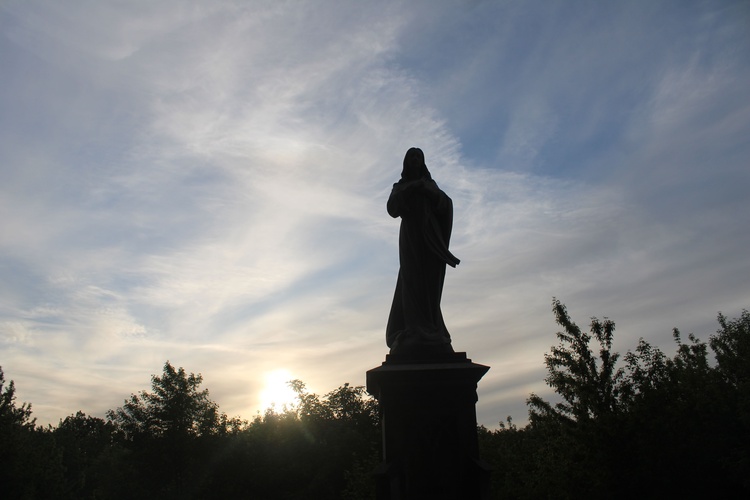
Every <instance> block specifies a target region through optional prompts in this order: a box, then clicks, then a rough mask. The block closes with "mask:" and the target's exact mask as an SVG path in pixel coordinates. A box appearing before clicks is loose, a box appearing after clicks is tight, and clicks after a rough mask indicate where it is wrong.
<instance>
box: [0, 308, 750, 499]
mask: <svg viewBox="0 0 750 500" xmlns="http://www.w3.org/2000/svg"><path fill="white" fill-rule="evenodd" d="M553 311H554V313H555V317H556V319H557V322H558V324H559V325H560V326H561V327H562V331H561V332H559V333H558V334H557V337H558V339H559V343H558V345H557V346H554V347H552V349H551V351H550V352H549V353H548V354H547V355H545V364H546V366H547V369H548V376H547V378H546V379H545V381H546V382H547V383H548V384H549V385H550V386H551V387H552V388H553V389H554V390H555V392H556V394H557V397H556V399H557V400H558V402H555V403H553V402H549V401H546V400H544V399H543V398H541V397H539V396H538V395H535V394H531V395H530V397H529V399H528V400H527V403H528V407H529V423H528V425H527V426H525V427H523V428H518V427H517V426H516V425H514V424H513V422H512V420H511V419H510V417H508V419H507V420H506V422H504V423H503V422H501V423H500V428H499V429H497V430H488V429H486V428H484V427H480V428H479V439H480V447H481V450H482V451H481V453H482V458H483V459H484V460H485V461H487V462H489V463H490V464H491V465H492V466H493V467H494V475H493V488H494V494H495V495H496V497H497V498H519V499H520V498H665V497H666V498H703V497H710V498H742V497H747V494H748V493H750V457H749V456H748V450H750V313H749V312H748V311H746V310H743V311H742V314H741V316H740V317H739V318H737V319H727V318H725V317H724V316H723V315H721V314H719V318H718V320H719V325H720V328H719V330H718V331H717V332H716V333H715V334H714V335H711V336H710V337H709V339H708V344H706V343H705V342H702V341H700V340H698V339H697V338H696V337H695V336H694V335H692V334H691V335H689V336H688V341H687V343H685V342H683V340H682V337H681V335H680V333H679V331H677V330H676V329H675V330H674V333H673V337H674V340H675V342H676V346H677V350H676V354H675V355H674V356H673V357H669V356H667V355H665V354H664V353H663V352H662V351H660V350H659V349H658V348H655V347H653V346H652V345H650V344H649V343H648V342H646V341H645V340H643V339H641V340H640V341H639V343H638V345H637V346H636V348H635V350H634V351H629V352H627V353H626V354H625V355H624V356H623V357H622V359H620V357H619V355H618V354H617V353H615V352H613V351H612V340H613V335H614V330H615V325H614V323H613V322H612V321H610V320H608V319H606V318H605V319H604V320H602V321H600V320H598V319H596V318H592V319H591V323H590V328H589V332H585V331H584V330H581V329H580V328H579V327H578V326H577V325H576V324H575V323H574V322H573V321H572V320H571V319H570V317H569V316H568V313H567V311H566V309H565V306H564V305H562V304H561V303H560V302H559V301H557V300H555V301H554V302H553ZM709 348H710V352H711V353H712V354H713V356H710V354H709ZM201 383H202V378H201V376H200V374H199V375H194V374H192V373H190V374H188V373H186V372H185V371H184V370H183V369H182V368H179V369H176V368H175V367H173V366H172V365H171V364H170V363H169V362H167V363H166V364H165V365H164V370H163V373H162V375H161V376H156V375H155V376H153V377H152V379H151V391H150V392H149V391H141V392H139V393H138V394H134V395H132V396H131V397H130V398H129V399H128V400H126V401H125V402H124V404H123V406H121V407H119V408H116V409H114V410H110V411H109V412H107V416H106V419H102V418H97V417H93V416H88V415H86V414H84V413H83V412H78V413H76V414H75V415H70V416H68V417H66V418H65V419H64V420H61V421H60V422H59V424H58V425H57V427H52V426H48V427H46V428H45V427H42V426H39V425H37V424H36V422H35V420H34V419H33V418H32V412H31V406H30V405H28V404H26V403H23V404H19V403H18V402H17V401H16V397H15V386H14V384H13V381H10V382H9V383H7V384H6V381H5V378H4V376H3V373H2V370H1V369H0V492H1V493H0V494H2V497H3V498H63V499H64V498H76V499H78V498H167V499H168V498H180V499H189V498H260V499H310V498H321V499H327V498H332V499H333V498H349V499H365V498H373V494H374V491H373V487H372V481H371V478H370V476H369V473H370V471H371V470H372V469H373V468H374V467H375V466H376V465H377V463H378V462H379V461H380V456H379V455H380V430H379V422H378V408H377V403H376V402H375V401H374V400H373V399H372V398H370V397H369V396H368V395H367V394H366V393H365V392H364V389H363V388H362V387H351V386H349V385H348V384H345V385H343V386H341V387H339V388H338V389H336V390H334V391H332V392H330V393H328V394H326V395H324V396H318V395H316V394H313V393H310V392H308V391H307V390H306V388H305V385H304V384H303V383H302V382H300V381H293V382H290V384H291V386H292V387H293V389H294V390H295V391H296V393H297V404H296V405H295V406H294V408H291V409H286V408H285V409H283V410H280V411H274V410H269V411H267V412H266V413H265V414H264V415H258V416H256V417H255V418H254V419H253V420H252V421H250V422H248V421H245V420H241V419H239V418H230V417H228V416H227V415H226V414H224V413H222V412H220V411H219V406H218V405H217V404H216V403H215V402H213V401H212V400H211V399H210V398H209V394H208V390H206V389H201V388H200V386H201Z"/></svg>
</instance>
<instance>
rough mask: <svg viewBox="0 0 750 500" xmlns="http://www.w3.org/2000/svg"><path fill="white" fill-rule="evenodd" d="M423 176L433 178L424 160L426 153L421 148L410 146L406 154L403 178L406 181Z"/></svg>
mask: <svg viewBox="0 0 750 500" xmlns="http://www.w3.org/2000/svg"><path fill="white" fill-rule="evenodd" d="M423 177H426V178H427V179H431V178H432V177H431V176H430V171H429V170H427V165H426V164H425V162H424V153H423V152H422V150H421V149H419V148H409V151H407V152H406V156H404V169H403V170H402V171H401V178H402V179H404V180H405V181H415V180H417V179H421V178H423Z"/></svg>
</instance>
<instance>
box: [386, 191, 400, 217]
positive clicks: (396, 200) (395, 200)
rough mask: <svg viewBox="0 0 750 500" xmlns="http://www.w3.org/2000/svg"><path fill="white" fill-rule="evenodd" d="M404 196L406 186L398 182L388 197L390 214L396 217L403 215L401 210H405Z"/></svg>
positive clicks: (387, 206)
mask: <svg viewBox="0 0 750 500" xmlns="http://www.w3.org/2000/svg"><path fill="white" fill-rule="evenodd" d="M403 197H404V188H403V186H401V185H399V183H398V182H397V183H395V184H394V185H393V189H392V190H391V195H390V196H389V197H388V204H387V205H386V208H387V209H388V215H390V216H391V217H393V218H394V219H395V218H396V217H399V216H400V215H401V212H402V211H403V205H404V203H403Z"/></svg>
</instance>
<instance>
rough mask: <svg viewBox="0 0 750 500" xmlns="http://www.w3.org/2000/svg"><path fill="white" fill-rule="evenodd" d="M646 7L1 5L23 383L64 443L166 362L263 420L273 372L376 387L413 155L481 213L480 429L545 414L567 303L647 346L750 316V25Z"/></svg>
mask: <svg viewBox="0 0 750 500" xmlns="http://www.w3.org/2000/svg"><path fill="white" fill-rule="evenodd" d="M427 5H429V7H430V8H429V9H426V7H427ZM420 6H421V7H424V8H420ZM642 7H643V6H641V7H638V8H636V7H635V6H627V5H626V6H618V7H603V6H600V7H597V8H596V9H592V10H591V11H583V10H580V9H573V8H571V7H570V6H569V4H568V3H567V2H561V3H552V4H550V3H549V2H545V3H544V4H538V5H537V4H534V3H531V4H526V3H525V4H517V3H514V2H502V3H492V2H484V3H483V2H478V3H470V4H466V5H462V6H434V5H433V4H431V3H430V4H419V3H416V4H415V3H413V2H409V3H403V4H392V5H389V6H387V7H382V6H375V5H369V4H367V5H365V4H361V3H357V4H354V3H352V4H333V3H322V4H316V5H314V6H313V5H297V4H286V3H282V2H268V3H253V4H245V3H233V2H223V3H216V4H212V5H211V6H207V5H204V4H202V3H195V4H189V3H188V4H185V3H183V2H176V3H164V2H159V4H158V5H156V4H152V3H146V4H141V5H135V4H129V5H128V6H125V7H121V8H115V7H113V6H108V5H104V4H100V3H91V4H89V3H85V2H76V3H74V4H66V5H65V6H59V5H57V4H51V3H50V4H42V3H40V4H34V5H30V4H21V3H17V4H12V5H10V6H7V7H4V13H5V15H4V16H3V17H2V20H1V21H0V22H1V23H2V31H3V33H4V35H5V36H4V37H3V39H2V40H0V54H1V55H2V56H3V57H4V58H5V59H6V60H8V61H9V65H10V66H9V67H11V68H12V71H10V72H7V73H6V72H4V74H3V76H2V77H1V78H2V79H3V82H2V83H3V85H2V89H3V90H2V91H0V105H1V106H2V109H3V110H5V111H7V112H3V113H0V146H1V147H0V161H2V166H0V173H1V174H2V177H3V183H2V185H1V186H0V209H1V210H2V214H3V217H2V219H0V228H1V229H2V232H1V233H0V269H1V270H2V276H3V280H2V284H0V297H2V304H3V305H2V306H0V342H2V346H3V359H2V360H0V362H2V366H3V368H4V369H5V371H6V375H7V376H8V377H9V378H14V379H16V382H17V386H18V390H19V395H20V397H21V398H22V399H24V400H28V401H31V402H32V403H33V404H34V408H35V414H36V415H37V417H39V419H40V421H49V422H56V421H57V419H58V418H61V417H64V416H66V415H67V414H69V413H73V412H75V411H76V410H78V409H82V410H84V411H87V412H90V413H94V414H102V413H103V412H104V411H105V410H106V409H108V408H112V407H114V406H116V405H119V404H121V402H122V398H124V397H126V396H127V395H128V394H129V393H131V392H135V391H137V390H140V389H142V388H145V386H146V385H147V384H148V376H149V374H151V373H156V372H158V371H159V370H160V367H161V365H162V363H163V362H164V361H165V360H167V359H169V360H170V361H171V362H173V363H174V364H176V365H179V366H184V367H185V368H186V369H187V370H189V371H195V372H203V374H204V376H205V382H206V386H207V387H209V388H210V389H211V391H212V394H213V396H214V398H216V400H217V401H218V402H219V403H220V405H221V407H222V409H223V410H225V411H227V412H228V413H231V414H238V413H239V414H242V415H244V416H246V417H249V416H251V415H252V413H253V412H254V411H256V410H257V409H258V404H259V397H260V392H261V389H262V387H261V384H262V383H263V373H265V372H271V371H273V370H276V369H279V368H283V369H287V370H289V371H290V372H291V373H292V374H293V375H294V376H296V377H299V378H301V379H302V380H304V381H305V382H307V383H308V385H309V386H310V387H311V388H312V389H313V390H317V391H327V390H330V389H333V388H334V387H335V386H336V385H338V384H341V383H344V382H347V381H349V382H352V383H355V384H361V383H363V382H364V372H365V370H367V369H369V368H372V367H374V366H376V365H377V364H378V363H380V361H382V358H383V356H384V354H385V349H386V348H385V346H384V341H383V330H384V324H385V321H386V318H387V314H388V308H389V306H390V301H391V297H392V295H391V294H392V293H393V287H394V284H395V276H396V272H397V267H398V261H397V259H398V257H397V249H396V245H397V232H398V221H397V220H393V219H391V218H390V217H388V215H387V214H386V213H385V209H384V204H385V200H386V198H387V196H388V193H389V191H390V186H391V183H392V182H395V181H396V180H397V178H398V175H399V172H400V164H401V160H402V155H403V154H404V152H405V151H406V149H407V148H408V147H410V146H414V145H416V146H420V147H422V148H423V149H424V150H425V152H426V154H427V162H428V165H429V167H430V169H431V171H432V173H433V176H434V177H435V179H436V180H437V182H438V183H439V184H440V186H441V187H442V188H443V189H444V190H445V191H446V192H448V193H449V194H450V195H451V196H452V198H453V200H454V205H455V209H456V219H455V228H454V236H453V243H452V247H453V249H454V251H455V253H456V255H458V256H459V257H460V258H461V259H462V263H461V265H460V266H459V267H458V268H457V269H456V270H452V269H451V270H449V272H448V276H447V281H446V289H445V293H444V299H443V301H444V304H443V306H444V312H445V316H446V321H447V323H448V327H449V329H450V330H451V332H452V335H453V338H454V344H455V346H456V348H457V349H459V350H465V351H467V352H468V354H469V356H470V357H472V358H474V359H475V361H477V362H480V363H485V364H489V365H491V366H492V370H491V371H490V372H489V374H488V375H487V377H486V379H485V380H484V381H483V382H482V384H480V398H481V399H480V408H479V413H480V421H481V422H482V423H484V424H487V425H492V424H493V423H495V422H496V421H498V420H500V419H502V418H504V417H505V415H507V414H511V415H513V416H514V417H515V418H516V419H517V420H522V419H523V416H524V415H525V409H524V407H523V404H524V398H525V396H526V395H527V394H528V392H530V391H532V390H534V391H544V390H545V389H544V386H543V382H542V379H543V377H544V372H543V364H542V361H543V358H542V356H543V353H544V352H545V351H546V350H547V349H548V347H549V345H550V344H552V343H553V342H554V337H553V333H554V331H555V325H554V324H553V321H552V315H551V314H550V312H549V308H550V299H551V297H552V296H553V295H554V296H558V297H559V298H561V299H562V300H563V301H564V302H567V303H568V304H569V306H570V309H571V312H572V313H573V316H574V317H575V318H576V319H577V320H578V321H579V322H580V323H585V321H586V318H587V317H588V316H590V315H593V314H599V315H605V314H606V315H609V316H611V317H612V318H613V319H615V320H616V321H617V322H618V325H620V329H619V330H618V342H619V343H620V345H621V346H622V348H623V349H627V348H630V347H633V346H634V345H635V340H636V339H637V337H638V336H641V335H644V336H648V337H649V338H650V340H652V341H654V342H656V343H659V344H661V345H666V346H669V342H670V337H669V329H670V328H671V327H672V326H681V327H684V328H686V329H696V330H698V331H701V330H700V329H703V328H709V329H710V328H713V325H712V324H711V319H712V317H713V315H714V313H715V312H716V310H718V309H723V310H725V311H726V312H728V313H730V314H731V313H732V312H736V311H737V310H739V308H740V307H747V304H746V303H744V302H746V298H747V292H748V290H747V285H746V283H744V281H745V280H743V279H742V276H743V273H744V270H745V269H746V267H747V263H748V260H747V257H746V256H745V249H746V248H747V243H748V241H747V238H748V237H747V236H745V235H744V233H743V232H742V231H738V230H737V228H738V227H744V226H746V225H747V223H748V222H750V220H749V219H750V208H749V207H748V203H747V202H746V201H745V197H744V194H743V193H744V191H745V190H746V189H744V188H746V186H747V185H748V178H747V175H748V174H747V173H746V172H747V171H746V168H745V165H746V163H747V158H748V153H749V152H748V147H747V145H746V144H745V142H746V141H745V140H744V137H745V136H746V134H747V130H748V127H749V126H750V108H748V106H747V103H748V102H750V100H748V91H747V89H746V88H745V86H744V85H742V83H743V82H745V81H746V80H747V73H748V65H747V63H746V62H744V61H745V59H746V56H747V54H748V52H750V41H748V37H747V35H746V34H743V32H742V30H741V28H742V26H741V24H742V23H741V22H739V21H738V19H740V18H741V15H742V14H741V12H742V9H741V8H740V7H729V8H727V9H724V10H722V9H718V10H715V11H714V10H711V7H710V6H702V7H696V8H695V10H694V11H684V10H681V9H676V10H675V9H671V8H667V6H666V4H659V5H656V6H649V7H648V8H647V9H646V10H645V12H644V11H643V9H642ZM678 11H679V12H678ZM691 12H692V13H691ZM738 13H740V14H739V15H738ZM746 14H747V13H746V12H745V15H746ZM665 23H666V24H665ZM657 26H663V29H662V28H660V29H658V30H657V29H656V27H657ZM730 47H731V50H729V48H730ZM659 335H661V336H659ZM654 336H656V337H654ZM63 389H65V390H63Z"/></svg>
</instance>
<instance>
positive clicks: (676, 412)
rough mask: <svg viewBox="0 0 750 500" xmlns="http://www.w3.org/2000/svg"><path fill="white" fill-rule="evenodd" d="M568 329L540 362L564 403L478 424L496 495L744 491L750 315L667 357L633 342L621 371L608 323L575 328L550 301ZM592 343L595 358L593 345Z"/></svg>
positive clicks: (541, 403) (537, 401)
mask: <svg viewBox="0 0 750 500" xmlns="http://www.w3.org/2000/svg"><path fill="white" fill-rule="evenodd" d="M553 311H554V314H555V318H556V320H557V322H558V324H560V325H561V326H562V327H563V330H564V331H563V332H560V333H558V334H557V337H558V339H559V340H560V344H559V345H558V346H555V347H552V349H551V351H550V353H549V354H547V355H546V356H545V364H546V365H547V369H548V376H547V378H546V379H545V380H546V382H547V383H548V384H549V385H550V386H551V387H552V388H553V389H554V390H555V392H556V394H557V396H558V397H559V398H560V399H561V402H559V403H557V404H554V405H553V404H552V403H549V402H547V401H545V400H543V399H542V398H540V397H539V396H537V395H535V394H532V395H531V396H530V398H529V400H528V406H529V416H530V423H529V425H528V426H526V427H525V428H523V429H517V428H515V427H514V426H513V425H511V422H510V421H509V422H508V423H509V425H508V426H507V427H506V426H503V425H501V427H500V429H499V430H496V431H487V430H486V429H484V430H483V429H480V446H481V448H482V453H483V456H484V457H485V459H487V460H489V461H491V462H492V463H493V465H495V469H496V473H495V478H494V486H495V493H496V494H497V495H498V497H502V498H543V497H547V498H552V497H554V498H579V497H586V498H632V497H646V498H658V497H669V498H680V497H686V498H696V497H712V498H735V497H737V496H742V493H743V492H744V493H745V495H747V493H750V480H749V479H748V478H750V460H749V459H748V450H749V449H750V439H749V435H750V434H749V430H750V425H748V424H749V422H748V411H747V410H748V408H749V407H750V391H749V390H748V385H747V384H748V380H750V377H749V376H748V373H749V370H750V358H749V356H748V355H749V354H750V314H748V312H747V311H743V312H742V315H741V317H740V318H738V319H735V320H728V319H726V318H725V317H724V316H723V315H722V314H719V318H718V319H719V324H720V326H721V328H720V329H719V330H718V331H717V333H716V334H715V335H712V336H711V337H710V340H709V346H710V347H711V349H712V351H713V352H714V354H715V358H716V363H715V364H712V363H711V360H710V358H709V351H708V346H707V345H706V343H705V342H702V341H700V340H699V339H698V338H697V337H696V336H695V335H692V334H690V335H688V342H683V340H682V336H681V334H680V332H679V330H677V329H675V330H674V331H673V334H672V336H673V339H674V341H675V344H676V353H675V355H674V356H673V357H669V356H667V355H665V354H664V353H663V352H662V351H661V350H660V349H658V348H656V347H654V346H652V345H651V344H649V343H648V342H646V341H645V340H644V339H640V341H639V342H638V345H637V346H636V348H635V350H634V351H630V352H628V353H626V354H625V356H624V358H623V360H624V365H623V366H620V367H618V366H617V361H618V358H619V356H618V354H617V353H615V352H612V351H611V346H612V340H613V334H614V326H615V325H614V323H613V322H611V321H610V320H608V319H606V318H605V320H604V321H599V320H597V319H596V318H592V320H591V325H590V333H585V332H582V331H581V330H580V329H579V328H578V327H577V326H576V325H575V323H574V322H573V321H572V320H571V319H570V317H569V316H568V314H567V311H566V309H565V307H564V306H563V305H562V304H561V303H560V302H559V301H557V300H554V301H553ZM594 342H596V344H598V346H597V348H598V356H597V355H596V354H594V350H593V349H592V348H591V344H593V343H594Z"/></svg>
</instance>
